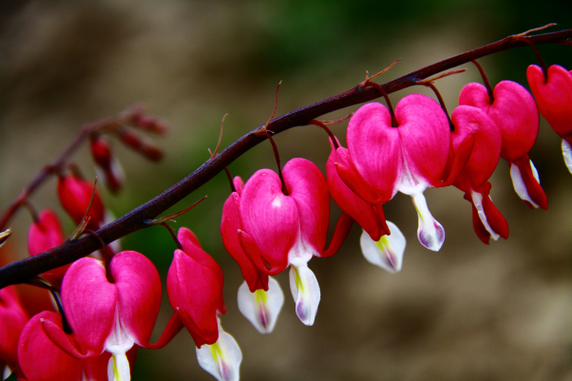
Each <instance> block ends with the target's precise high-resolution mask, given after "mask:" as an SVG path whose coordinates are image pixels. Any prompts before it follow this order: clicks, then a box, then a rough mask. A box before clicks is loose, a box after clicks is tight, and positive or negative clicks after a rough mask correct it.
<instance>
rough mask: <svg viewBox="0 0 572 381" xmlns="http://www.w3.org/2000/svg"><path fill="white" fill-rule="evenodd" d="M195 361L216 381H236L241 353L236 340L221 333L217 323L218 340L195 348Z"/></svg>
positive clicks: (238, 377) (221, 330)
mask: <svg viewBox="0 0 572 381" xmlns="http://www.w3.org/2000/svg"><path fill="white" fill-rule="evenodd" d="M197 360H198V362H199V365H200V366H201V368H203V369H204V370H206V371H207V372H209V373H210V374H211V375H212V376H213V377H214V378H216V379H217V380H218V381H238V380H239V379H240V363H241V362H242V352H241V351H240V347H239V346H238V344H237V343H236V340H234V338H233V337H232V336H231V335H229V334H228V333H226V332H225V331H223V329H222V326H221V325H220V321H219V322H218V340H217V342H216V343H214V344H212V345H208V344H205V345H202V346H201V347H200V348H197Z"/></svg>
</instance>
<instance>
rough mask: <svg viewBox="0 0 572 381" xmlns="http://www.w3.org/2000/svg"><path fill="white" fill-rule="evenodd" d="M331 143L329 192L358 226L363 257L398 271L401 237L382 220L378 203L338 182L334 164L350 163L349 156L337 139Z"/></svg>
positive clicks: (402, 244)
mask: <svg viewBox="0 0 572 381" xmlns="http://www.w3.org/2000/svg"><path fill="white" fill-rule="evenodd" d="M331 143H332V152H331V154H330V157H329V158H328V162H327V164H326V177H327V179H328V188H329V190H330V195H331V196H332V198H333V199H334V201H335V202H336V204H338V206H339V207H340V208H341V209H342V210H343V211H344V212H345V213H347V214H349V215H350V216H351V217H352V218H353V219H354V220H355V221H356V222H357V223H358V224H359V225H360V226H361V227H362V229H363V234H362V237H361V239H360V242H361V248H362V253H363V255H364V257H365V258H366V259H367V260H368V261H369V262H370V263H373V264H375V265H377V266H380V267H381V268H383V269H385V270H387V271H389V272H397V271H399V270H400V269H401V263H402V259H403V252H404V251H405V237H404V236H403V234H401V231H399V229H398V228H397V226H395V224H393V223H391V222H387V221H386V220H385V215H384V213H383V207H382V204H381V203H379V204H371V203H368V202H367V201H365V200H363V199H362V198H361V197H359V196H358V195H357V194H356V193H355V192H354V191H352V190H351V189H350V188H349V187H348V186H347V185H346V184H345V183H344V182H343V181H342V179H341V178H340V176H339V175H338V171H337V163H338V162H342V163H351V157H350V156H349V152H348V150H347V149H346V148H344V147H341V146H340V144H339V141H336V143H337V146H338V148H335V146H334V144H333V142H331ZM389 226H391V230H390V227H389Z"/></svg>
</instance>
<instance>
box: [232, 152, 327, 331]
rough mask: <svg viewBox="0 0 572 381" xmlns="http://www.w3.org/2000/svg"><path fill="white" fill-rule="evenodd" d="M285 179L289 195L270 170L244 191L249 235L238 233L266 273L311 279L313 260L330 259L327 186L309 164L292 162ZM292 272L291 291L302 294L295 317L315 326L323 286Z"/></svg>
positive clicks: (263, 171)
mask: <svg viewBox="0 0 572 381" xmlns="http://www.w3.org/2000/svg"><path fill="white" fill-rule="evenodd" d="M282 173H283V177H284V185H285V189H283V187H282V182H281V180H280V177H279V176H278V175H277V174H276V173H275V172H273V171H271V170H269V169H261V170H259V171H257V172H256V173H255V174H254V175H253V176H252V177H251V178H250V179H249V180H248V182H247V183H246V185H245V186H244V189H243V191H242V194H241V195H240V218H241V222H242V226H243V228H244V231H242V230H241V231H239V242H240V244H241V246H242V248H243V250H244V252H245V253H247V255H249V257H250V259H251V260H252V261H253V263H254V265H255V266H256V267H257V268H258V270H259V271H261V272H265V273H267V274H269V275H272V274H277V273H279V272H281V271H283V270H284V269H286V267H287V266H288V265H292V266H294V267H296V268H301V267H305V269H304V270H301V271H302V272H303V274H306V275H307V274H309V273H311V270H309V269H308V268H307V263H308V261H309V260H310V259H311V258H312V257H313V256H317V257H321V256H324V255H326V251H325V245H326V233H327V229H328V221H329V215H330V205H329V195H328V189H327V184H326V180H325V179H324V175H323V174H322V173H321V172H320V170H319V169H318V167H316V165H315V164H313V163H312V162H310V161H308V160H306V159H292V160H290V161H289V162H288V163H286V165H285V166H284V170H283V172H282ZM336 231H337V229H336ZM333 241H334V240H333ZM328 254H330V253H328ZM292 271H294V277H293V278H292V277H291V281H292V279H293V281H294V282H295V283H294V285H292V284H291V289H292V288H293V287H294V288H295V289H297V290H299V291H300V293H299V294H296V295H295V299H297V306H296V311H297V312H302V311H303V312H304V314H303V316H302V315H300V314H299V315H298V317H299V318H300V320H301V321H302V322H303V323H304V324H306V325H312V324H313V322H314V319H315V316H316V313H317V309H318V303H319V295H320V291H319V286H318V284H317V282H315V281H314V280H315V277H314V278H312V277H311V276H309V275H308V276H305V277H297V276H296V274H298V275H299V274H301V273H300V272H296V271H295V270H291V272H292ZM312 275H313V273H312ZM306 281H308V282H310V283H308V284H306ZM301 295H312V297H300V296H301ZM316 296H317V297H316Z"/></svg>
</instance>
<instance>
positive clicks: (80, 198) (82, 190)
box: [57, 175, 105, 230]
mask: <svg viewBox="0 0 572 381" xmlns="http://www.w3.org/2000/svg"><path fill="white" fill-rule="evenodd" d="M93 193H94V189H93V184H92V183H90V182H89V181H86V180H83V179H81V178H79V177H78V176H75V175H67V176H60V177H58V190H57V194H58V198H59V200H60V203H61V204H62V207H63V208H64V210H65V211H66V212H67V213H68V214H69V215H70V217H71V218H72V219H73V220H74V222H75V223H76V224H79V223H80V222H81V220H82V219H83V216H84V215H85V212H86V211H87V208H88V207H89V201H90V200H91V195H92V194H93ZM88 217H89V218H90V220H89V223H88V225H87V228H88V229H91V230H97V229H99V227H100V224H101V223H102V222H103V221H104V220H105V208H104V206H103V203H102V202H101V198H100V196H99V192H98V191H97V190H95V196H94V198H93V202H92V204H91V207H90V209H89V213H88Z"/></svg>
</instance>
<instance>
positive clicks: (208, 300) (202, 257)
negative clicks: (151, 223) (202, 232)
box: [167, 228, 226, 348]
mask: <svg viewBox="0 0 572 381" xmlns="http://www.w3.org/2000/svg"><path fill="white" fill-rule="evenodd" d="M177 238H178V240H179V242H180V243H181V246H182V247H183V250H179V249H177V250H175V255H174V257H173V262H172V264H171V267H170V268H169V272H168V274H167V292H168V294H169V301H170V302H171V306H172V307H173V309H174V310H175V311H176V312H177V313H178V314H179V316H180V317H181V320H182V321H183V324H184V325H185V327H186V328H187V330H188V331H189V333H190V334H191V336H192V337H193V339H194V341H195V344H196V345H197V347H198V348H200V347H201V346H202V345H204V344H214V343H215V342H216V341H217V339H218V327H217V313H220V314H224V313H225V311H226V308H225V306H224V300H223V297H222V286H223V275H222V270H221V269H220V266H219V265H218V264H217V263H216V262H215V260H214V259H212V257H211V256H210V255H208V254H207V253H206V252H205V251H204V250H203V249H202V248H201V246H200V244H199V241H198V239H197V238H196V237H195V235H194V234H193V233H192V232H191V231H190V230H189V229H187V228H181V229H179V232H178V234H177Z"/></svg>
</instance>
